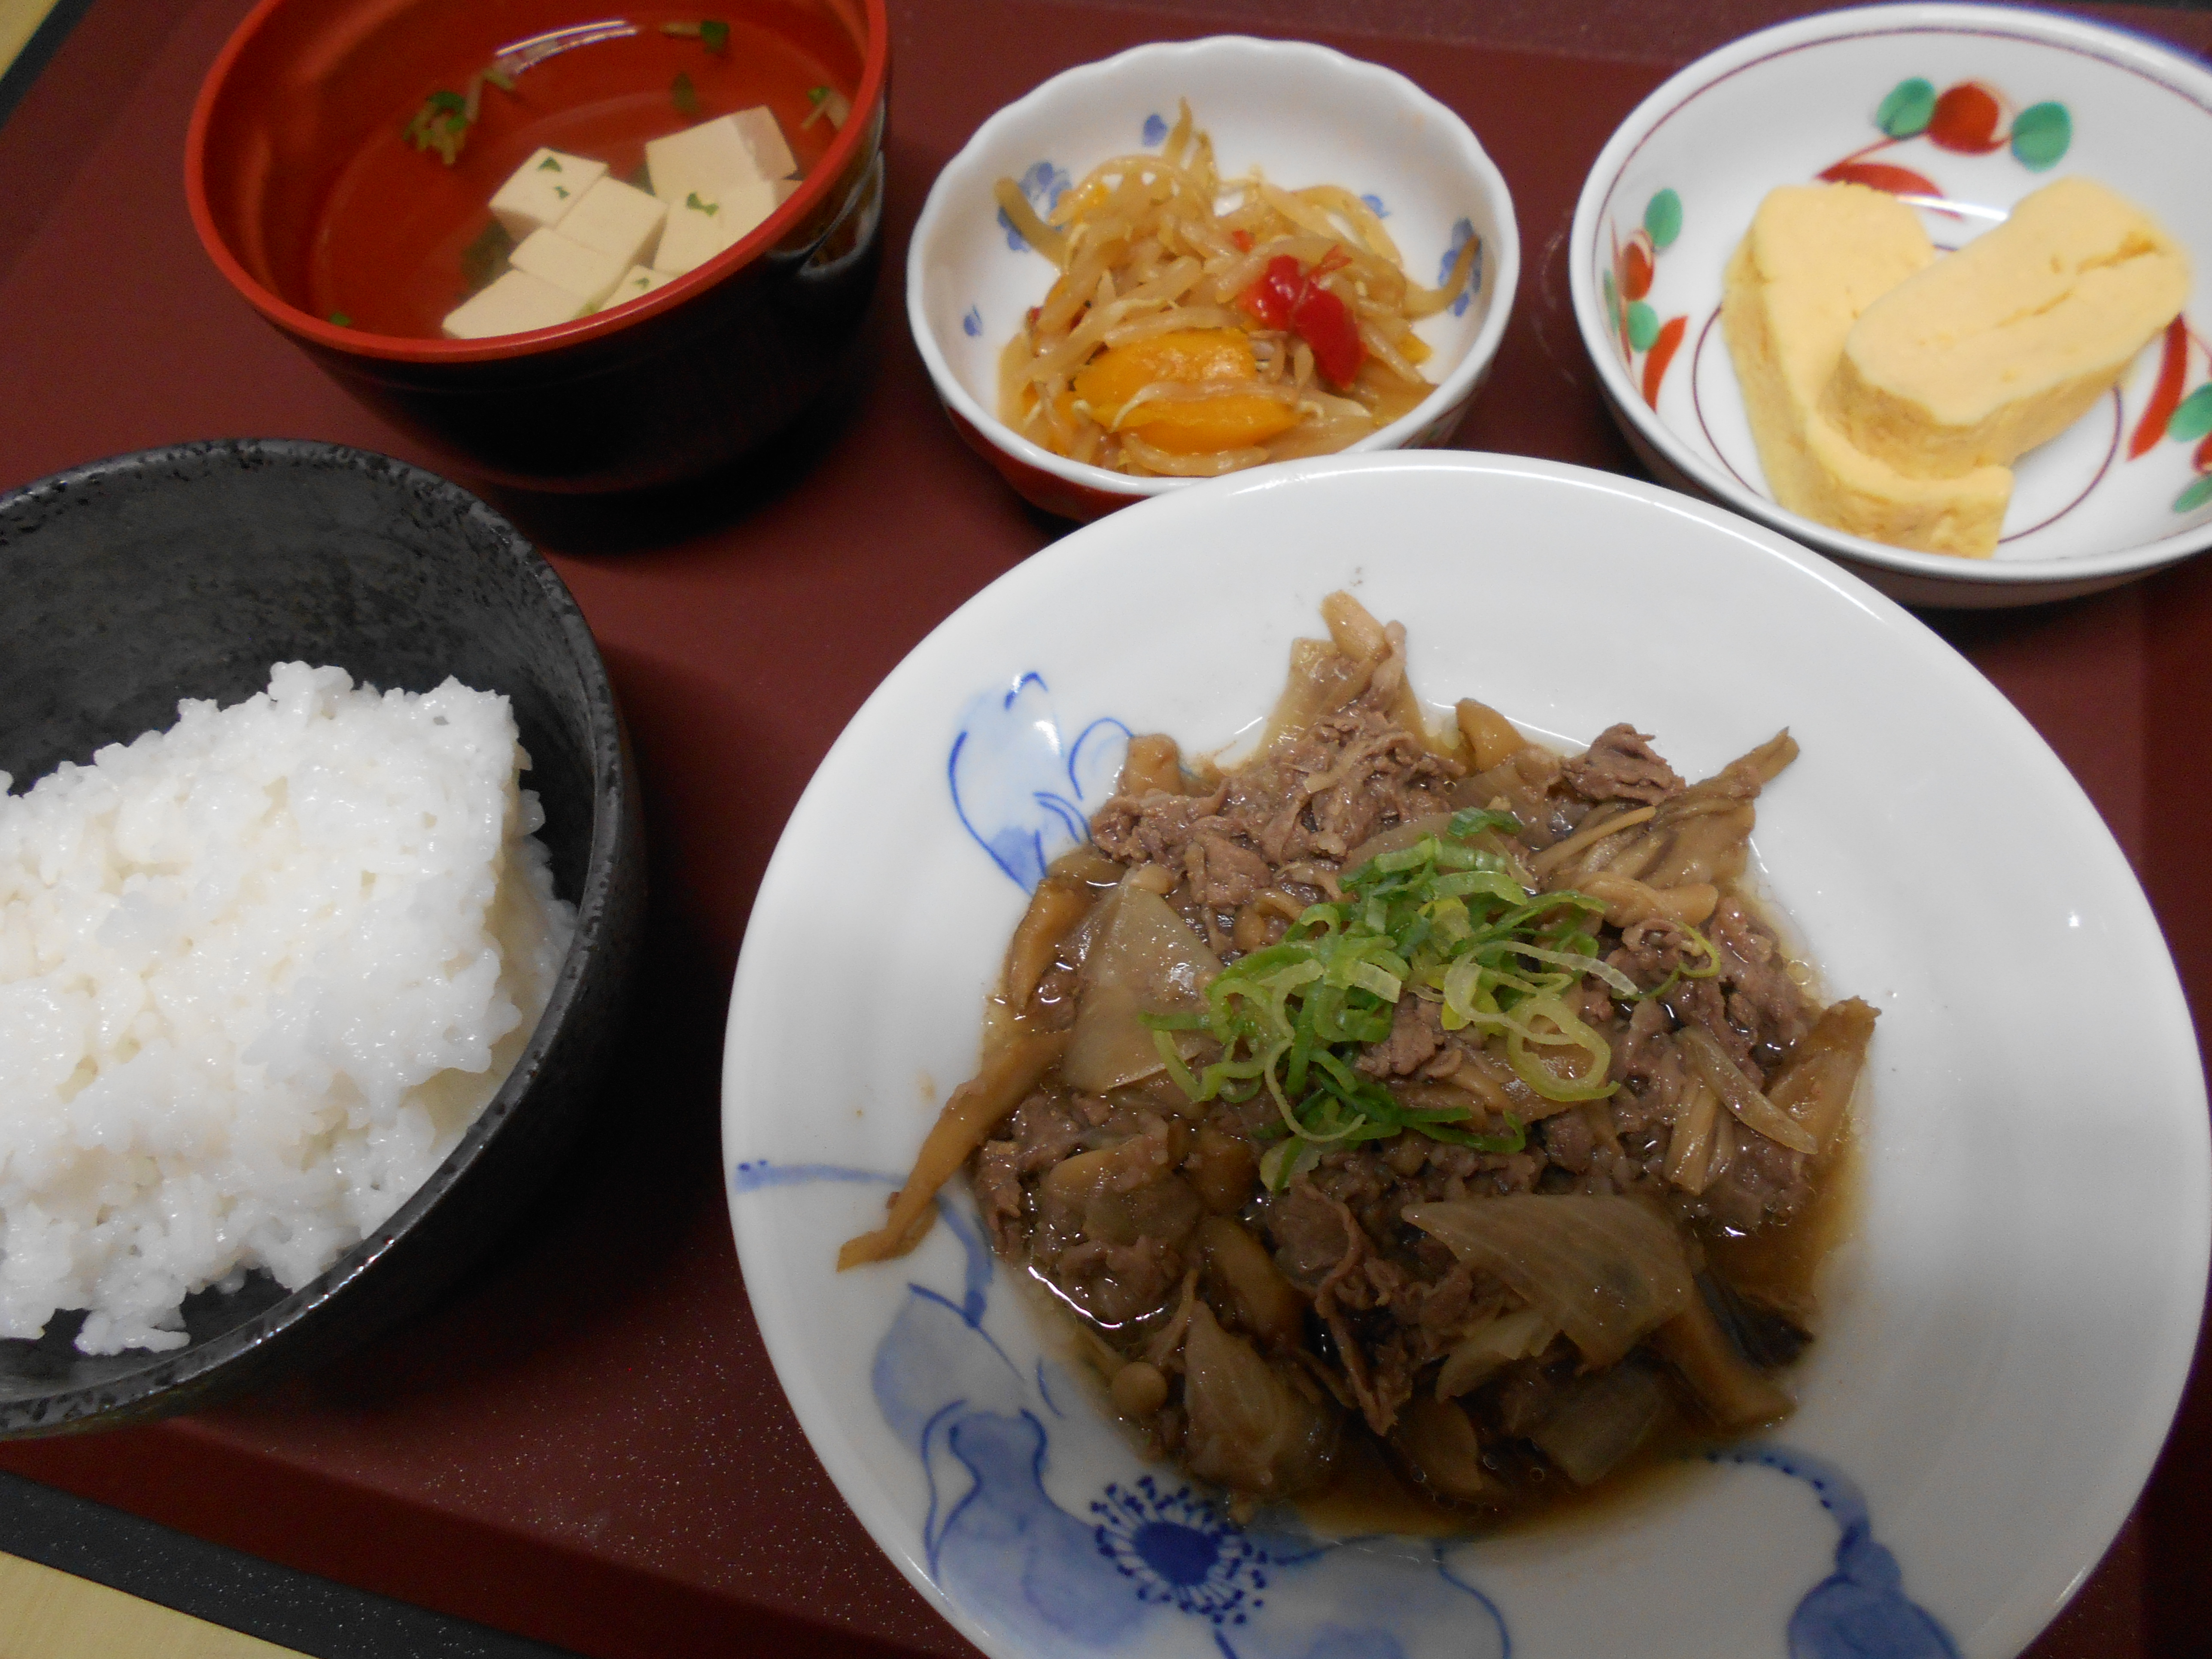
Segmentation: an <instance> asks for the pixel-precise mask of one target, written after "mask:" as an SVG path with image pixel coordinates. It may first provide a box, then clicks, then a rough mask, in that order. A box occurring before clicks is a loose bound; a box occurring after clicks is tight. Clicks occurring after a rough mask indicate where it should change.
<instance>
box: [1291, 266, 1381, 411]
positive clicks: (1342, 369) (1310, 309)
mask: <svg viewBox="0 0 2212 1659" xmlns="http://www.w3.org/2000/svg"><path fill="white" fill-rule="evenodd" d="M1291 327H1292V328H1294V329H1296V330H1297V331H1298V337H1299V338H1300V339H1302V340H1304V342H1305V343H1307V344H1308V345H1310V346H1311V347H1312V348H1313V355H1314V367H1315V368H1318V369H1320V370H1321V372H1322V379H1323V380H1328V382H1329V383H1330V384H1331V385H1333V386H1349V385H1351V384H1352V376H1353V375H1355V374H1358V373H1359V365H1360V364H1361V363H1362V362H1364V361H1365V360H1366V356H1367V347H1366V345H1365V343H1363V342H1362V341H1361V339H1360V337H1359V325H1358V324H1357V323H1355V322H1353V321H1352V312H1351V310H1350V308H1349V307H1346V305H1345V303H1344V301H1341V300H1340V299H1338V298H1337V297H1336V295H1334V294H1331V293H1330V292H1329V291H1328V289H1325V288H1321V287H1317V286H1316V285H1314V284H1311V283H1309V284H1308V285H1307V288H1306V291H1305V293H1304V295H1302V296H1301V297H1300V298H1299V301H1298V303H1297V308H1296V309H1294V310H1293V311H1292V312H1291Z"/></svg>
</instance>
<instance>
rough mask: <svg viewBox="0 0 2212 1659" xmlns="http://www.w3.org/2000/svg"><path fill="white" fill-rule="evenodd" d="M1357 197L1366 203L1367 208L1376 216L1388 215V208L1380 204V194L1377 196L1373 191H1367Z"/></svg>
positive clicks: (1384, 217) (1387, 216)
mask: <svg viewBox="0 0 2212 1659" xmlns="http://www.w3.org/2000/svg"><path fill="white" fill-rule="evenodd" d="M1359 199H1360V201H1361V202H1362V203H1364V204H1365V205H1366V208H1367V210H1368V211H1369V212H1370V213H1371V214H1373V215H1374V216H1376V218H1378V219H1387V218H1389V216H1390V210H1389V208H1386V207H1384V206H1383V198H1382V197H1380V196H1377V195H1376V193H1375V192H1374V191H1368V192H1367V194H1366V195H1364V196H1363V197H1360V198H1359Z"/></svg>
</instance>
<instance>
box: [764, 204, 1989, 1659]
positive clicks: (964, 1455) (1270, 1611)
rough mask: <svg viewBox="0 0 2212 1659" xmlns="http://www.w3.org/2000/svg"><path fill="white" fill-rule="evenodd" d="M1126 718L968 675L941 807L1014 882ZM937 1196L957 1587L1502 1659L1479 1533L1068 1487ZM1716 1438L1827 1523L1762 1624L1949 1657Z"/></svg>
mask: <svg viewBox="0 0 2212 1659" xmlns="http://www.w3.org/2000/svg"><path fill="white" fill-rule="evenodd" d="M1462 224H1464V222H1462ZM1128 736H1129V730H1128V727H1127V726H1126V725H1125V724H1124V723H1123V722H1121V720H1116V719H1115V718H1113V717H1111V716H1102V717H1099V718H1096V719H1093V720H1090V721H1089V722H1088V723H1086V724H1085V726H1082V727H1081V728H1080V730H1079V732H1078V733H1077V735H1076V736H1075V738H1073V740H1072V741H1071V740H1069V739H1067V738H1066V737H1065V736H1064V735H1063V731H1062V727H1061V725H1060V720H1059V716H1058V714H1057V711H1056V710H1055V709H1054V706H1053V702H1052V696H1051V691H1050V688H1049V687H1048V685H1047V684H1046V683H1045V680H1044V678H1043V676H1042V674H1039V673H1036V672H1034V671H1031V672H1027V673H1024V674H1022V675H1020V676H1019V677H1018V678H1016V679H1015V680H1014V681H1013V683H1012V685H1011V686H1010V687H1006V688H1004V689H998V690H991V691H987V692H985V693H983V694H982V695H981V696H977V697H976V698H975V699H974V701H973V702H970V703H969V706H968V708H966V709H965V710H964V711H963V714H962V716H961V718H960V720H959V721H958V722H957V730H956V734H955V736H954V737H953V739H952V742H951V749H950V752H949V753H948V755H947V757H946V762H945V772H946V777H947V780H948V782H949V784H950V787H951V797H952V804H953V807H954V810H955V811H956V812H957V814H958V816H959V818H960V822H961V823H962V825H963V827H964V828H965V829H966V830H967V831H968V833H969V836H972V837H973V838H974V840H975V842H976V844H977V845H978V846H979V847H981V848H982V849H983V850H984V852H985V853H987V854H988V855H989V856H990V858H991V860H992V861H993V862H994V864H995V865H996V866H998V867H999V869H1000V871H1002V872H1004V873H1005V874H1006V876H1007V877H1008V878H1010V879H1012V880H1013V881H1015V882H1016V883H1017V884H1019V885H1021V886H1022V887H1023V888H1024V890H1027V889H1030V888H1032V887H1034V886H1035V884H1036V881H1037V880H1038V879H1039V878H1041V877H1042V873H1043V871H1044V868H1045V866H1046V865H1047V864H1048V862H1049V861H1050V860H1051V858H1052V857H1053V856H1054V854H1055V853H1056V852H1057V850H1058V849H1060V848H1061V847H1062V846H1063V845H1071V846H1072V845H1073V844H1075V842H1077V841H1078V840H1079V839H1080V838H1081V837H1083V836H1085V832H1086V826H1087V818H1088V813H1089V812H1090V811H1093V810H1095V809H1096V806H1097V804H1098V803H1099V802H1101V801H1103V799H1105V798H1106V796H1107V795H1108V794H1109V793H1111V791H1112V788H1113V786H1114V783H1115V780H1116V778H1117V777H1118V775H1119V772H1120V769H1121V763H1122V760H1123V758H1124V757H1125V755H1126V753H1127V742H1128ZM898 1179H899V1177H897V1176H891V1175H887V1174H884V1173H883V1172H880V1171H878V1170H866V1169H854V1168H849V1167H846V1166H842V1165H836V1164H778V1163H775V1162H772V1161H769V1160H767V1159H761V1158H751V1159H747V1160H744V1161H743V1162H740V1163H738V1164H737V1165H736V1166H735V1167H734V1168H733V1169H732V1171H731V1176H730V1181H731V1186H732V1190H733V1191H734V1192H735V1193H737V1194H763V1193H767V1192H770V1191H774V1190H776V1189H779V1188H787V1187H794V1186H805V1185H813V1184H817V1183H831V1184H862V1185H873V1186H881V1187H884V1188H890V1187H893V1186H896V1184H897V1181H898ZM937 1210H938V1215H939V1220H940V1221H941V1222H942V1224H943V1225H944V1226H945V1229H946V1231H948V1232H949V1233H950V1234H951V1237H953V1238H954V1239H955V1240H957V1243H958V1247H959V1249H958V1267H957V1277H958V1283H957V1285H951V1284H929V1283H924V1282H921V1280H920V1279H919V1278H917V1279H915V1280H914V1281H909V1282H908V1285H907V1287H906V1295H905V1297H903V1298H902V1300H901V1301H900V1302H899V1304H898V1310H897V1312H896V1315H895V1316H893V1317H892V1319H891V1322H890V1327H889V1328H888V1329H887V1330H886V1331H885V1332H884V1334H883V1336H882V1337H881V1339H880V1340H878V1342H877V1345H876V1347H875V1350H874V1355H873V1359H872V1364H871V1365H870V1369H869V1381H870V1387H871V1391H872V1394H873V1396H874V1399H875V1401H876V1405H877V1408H878V1411H879V1412H880V1413H881V1414H882V1417H883V1420H884V1425H886V1426H887V1427H888V1428H889V1429H890V1431H891V1432H892V1433H893V1434H894V1435H895V1436H896V1437H897V1439H898V1440H899V1441H900V1443H902V1444H903V1445H904V1446H905V1447H906V1448H907V1449H908V1451H909V1452H910V1453H911V1454H912V1455H913V1456H914V1458H915V1462H916V1463H917V1465H918V1467H919V1469H920V1473H921V1479H922V1483H923V1486H924V1489H925V1493H926V1507H925V1509H924V1512H923V1514H922V1516H921V1528H920V1534H921V1535H920V1546H921V1560H922V1563H923V1565H924V1566H925V1569H926V1571H927V1574H928V1577H929V1578H930V1580H931V1581H932V1582H933V1583H935V1584H936V1585H937V1586H938V1588H939V1589H940V1590H942V1591H943V1592H944V1594H945V1595H946V1596H947V1597H948V1598H949V1599H950V1601H951V1602H952V1603H953V1605H955V1606H957V1607H960V1608H962V1609H963V1611H964V1612H966V1613H968V1614H969V1615H970V1616H971V1617H973V1618H974V1619H975V1620H978V1621H980V1622H981V1623H982V1624H984V1625H986V1626H988V1627H989V1628H990V1629H991V1630H992V1631H994V1632H996V1633H998V1634H1000V1635H1001V1636H1003V1637H1005V1638H1010V1640H1011V1641H1012V1644H1014V1645H1016V1646H1018V1648H1020V1649H1021V1650H1024V1651H1025V1652H1030V1653H1035V1654H1039V1655H1053V1656H1059V1655H1062V1654H1109V1653H1115V1654H1121V1653H1137V1654H1145V1655H1152V1654H1156V1653H1160V1652H1164V1651H1167V1650H1179V1651H1181V1652H1183V1653H1185V1654H1188V1653H1191V1652H1194V1651H1203V1650H1210V1651H1211V1652H1212V1654H1213V1655H1215V1656H1218V1659H1509V1656H1510V1654H1511V1653H1512V1651H1513V1648H1514V1644H1513V1641H1512V1638H1511V1634H1510V1630H1509V1628H1508V1623H1507V1620H1506V1617H1505V1615H1504V1612H1503V1611H1502V1610H1501V1608H1500V1607H1499V1606H1498V1603H1497V1602H1496V1601H1494V1600H1493V1599H1492V1597H1491V1596H1490V1595H1487V1594H1486V1593H1485V1592H1484V1591H1483V1590H1482V1589H1480V1588H1479V1587H1478V1585H1477V1583H1475V1582H1474V1580H1475V1577H1476V1568H1477V1565H1478V1563H1479V1561H1480V1555H1479V1548H1480V1547H1479V1546H1478V1545H1475V1544H1474V1543H1472V1542H1470V1541H1468V1540H1463V1539H1447V1540H1435V1539H1407V1538H1384V1537H1365V1538H1355V1539H1328V1538H1322V1537H1318V1536H1316V1535H1315V1534H1312V1533H1311V1532H1310V1530H1309V1529H1307V1528H1305V1527H1304V1524H1303V1523H1302V1522H1300V1521H1299V1520H1298V1518H1297V1516H1296V1515H1295V1514H1294V1513H1292V1512H1291V1511H1288V1510H1285V1509H1283V1508H1282V1507H1280V1506H1277V1507H1275V1508H1273V1509H1269V1510H1262V1511H1261V1513H1260V1514H1259V1515H1258V1516H1256V1517H1255V1519H1254V1521H1253V1522H1252V1523H1251V1524H1249V1525H1240V1524H1239V1523H1238V1522H1236V1521H1235V1520H1233V1519H1232V1518H1231V1516H1229V1514H1228V1513H1227V1511H1226V1510H1225V1509H1224V1508H1222V1507H1221V1506H1220V1504H1218V1501H1217V1500H1216V1498H1215V1497H1214V1495H1213V1494H1212V1493H1211V1492H1208V1491H1206V1489H1204V1488H1202V1487H1200V1486H1195V1485H1193V1484H1191V1483H1188V1482H1185V1481H1180V1480H1175V1479H1173V1478H1169V1479H1166V1480H1163V1479H1162V1478H1160V1476H1159V1475H1158V1474H1155V1473H1150V1472H1146V1471H1144V1470H1142V1469H1141V1468H1135V1469H1131V1470H1130V1472H1129V1473H1127V1474H1123V1475H1121V1477H1120V1478H1114V1479H1105V1480H1099V1481H1098V1482H1097V1485H1095V1486H1091V1488H1090V1489H1089V1490H1087V1491H1084V1492H1080V1493H1079V1495H1078V1496H1076V1497H1075V1498H1073V1501H1063V1499H1062V1498H1061V1497H1060V1496H1056V1495H1055V1493H1054V1486H1059V1487H1060V1488H1061V1489H1062V1491H1065V1490H1066V1486H1068V1485H1069V1484H1070V1483H1071V1482H1073V1483H1074V1484H1077V1485H1080V1484H1081V1483H1082V1482H1083V1480H1085V1477H1084V1476H1082V1475H1081V1474H1075V1475H1073V1476H1071V1475H1069V1474H1066V1470H1069V1469H1073V1470H1077V1471H1080V1470H1082V1469H1084V1468H1091V1469H1097V1468H1101V1467H1106V1468H1113V1467H1115V1466H1116V1465H1119V1466H1120V1467H1121V1468H1125V1469H1127V1468H1129V1465H1130V1464H1132V1463H1133V1462H1134V1453H1133V1451H1126V1453H1125V1452H1124V1449H1122V1448H1121V1444H1120V1442H1119V1440H1118V1437H1117V1435H1116V1432H1115V1430H1114V1429H1113V1428H1112V1427H1111V1426H1110V1425H1109V1423H1108V1421H1107V1420H1106V1415H1105V1413H1104V1412H1103V1408H1100V1407H1094V1406H1092V1405H1091V1403H1090V1402H1089V1401H1085V1400H1084V1399H1083V1397H1082V1389H1081V1385H1080V1384H1079V1383H1078V1382H1077V1380H1076V1379H1075V1378H1074V1377H1073V1376H1069V1375H1067V1374H1066V1372H1064V1371H1061V1370H1060V1369H1059V1368H1058V1366H1057V1365H1056V1364H1054V1363H1053V1362H1052V1361H1050V1360H1048V1359H1045V1358H1039V1359H1037V1360H1036V1362H1035V1363H1034V1364H1032V1365H1031V1366H1030V1368H1029V1369H1028V1370H1024V1368H1023V1367H1022V1366H1021V1365H1020V1364H1017V1363H1016V1361H1015V1360H1014V1359H1013V1358H1012V1356H1011V1355H1010V1354H1009V1353H1008V1352H1007V1349H1006V1346H1005V1345H1003V1344H1002V1343H1001V1342H1000V1340H999V1339H998V1337H996V1336H994V1334H993V1332H992V1330H991V1329H990V1328H989V1327H990V1326H991V1325H992V1324H993V1323H994V1319H993V1313H994V1304H993V1300H992V1291H993V1290H994V1285H995V1284H996V1277H995V1275H996V1263H995V1261H994V1258H993V1255H992V1253H991V1248H990V1245H989V1243H988V1242H987V1240H986V1238H985V1237H984V1236H983V1231H982V1229H981V1226H980V1225H979V1224H978V1221H977V1219H976V1218H975V1214H974V1212H973V1211H972V1210H971V1209H969V1207H968V1206H966V1205H964V1204H963V1203H962V1202H960V1201H958V1200H956V1199H955V1198H953V1197H952V1196H951V1195H946V1196H940V1197H939V1200H938V1203H937ZM933 1259H934V1260H935V1261H939V1263H943V1262H945V1260H946V1258H945V1254H944V1253H943V1252H941V1251H940V1252H939V1255H936V1256H935V1257H934V1258H933ZM940 1273H941V1269H940ZM1006 1317H1012V1318H1015V1319H1020V1318H1022V1317H1024V1314H1023V1313H1022V1310H1019V1309H1016V1310H1013V1311H1012V1314H1011V1315H1007V1314H1005V1313H1001V1314H1000V1320H999V1321H996V1322H1002V1321H1003V1320H1004V1319H1005V1318H1006ZM1002 1328H1003V1327H1002ZM1009 1340H1012V1337H1011V1334H1010V1335H1009ZM1016 1346H1020V1345H1019V1344H1018V1343H1017V1345H1016ZM1063 1401H1065V1402H1067V1403H1066V1404H1063ZM1056 1443H1057V1444H1059V1445H1060V1446H1061V1447H1062V1450H1063V1455H1062V1456H1061V1457H1060V1458H1059V1459H1058V1460H1055V1458H1054V1447H1055V1444H1056ZM1102 1448H1104V1449H1105V1455H1103V1456H1102V1455H1101V1449H1102ZM1125 1455H1126V1459H1127V1461H1126V1462H1125V1461H1124V1456H1125ZM1711 1461H1712V1462H1716V1463H1720V1464H1736V1465H1746V1466H1750V1467H1753V1468H1765V1469H1771V1470H1773V1471H1776V1472H1778V1473H1779V1474H1784V1475H1786V1476H1788V1477H1790V1479H1792V1480H1799V1481H1802V1482H1803V1483H1805V1484H1806V1485H1807V1486H1809V1487H1810V1488H1811V1489H1812V1490H1813V1492H1814V1493H1815V1494H1816V1495H1817V1496H1818V1497H1819V1498H1820V1504H1821V1506H1822V1508H1823V1509H1825V1510H1826V1511H1827V1512H1828V1513H1829V1514H1830V1515H1831V1516H1832V1517H1833V1518H1834V1520H1835V1522H1836V1524H1837V1527H1838V1532H1839V1536H1838V1541H1837V1544H1836V1548H1835V1558H1834V1571H1832V1572H1831V1573H1829V1574H1828V1575H1827V1576H1826V1577H1823V1578H1821V1579H1820V1581H1819V1582H1818V1583H1814V1585H1813V1587H1812V1588H1811V1589H1809V1590H1808V1591H1807V1592H1806V1594H1805V1595H1803V1596H1802V1598H1801V1599H1800V1600H1799V1601H1798V1602H1797V1605H1796V1609H1795V1611H1794V1612H1793V1613H1792V1614H1791V1615H1790V1619H1789V1620H1788V1622H1787V1626H1786V1628H1785V1629H1784V1630H1782V1631H1778V1632H1776V1634H1777V1636H1778V1638H1780V1641H1781V1643H1785V1644H1786V1649H1787V1652H1788V1654H1789V1656H1790V1659H1959V1650H1958V1647H1957V1644H1955V1643H1954V1641H1953V1640H1952V1638H1951V1637H1950V1635H1949V1634H1948V1632H1946V1631H1945V1630H1944V1628H1943V1626H1942V1625H1941V1624H1940V1623H1938V1622H1937V1621H1936V1619H1935V1618H1934V1617H1933V1616H1932V1615H1931V1614H1930V1613H1929V1612H1928V1611H1927V1610H1926V1609H1925V1608H1923V1607H1920V1606H1919V1605H1917V1603H1915V1602H1914V1601H1911V1599H1910V1598H1909V1597H1907V1596H1906V1595H1905V1589H1904V1583H1903V1573H1902V1571H1901V1569H1900V1568H1899V1564H1898V1561H1897V1559H1896V1557H1895V1556H1894V1555H1893V1554H1892V1553H1891V1552H1890V1551H1889V1550H1888V1549H1887V1548H1885V1547H1883V1546H1882V1545H1881V1544H1880V1543H1879V1542H1877V1541H1876V1540H1875V1535H1874V1524H1873V1519H1872V1516H1871V1513H1870V1511H1869V1506H1868V1504H1867V1500H1866V1498H1865V1496H1864V1494H1863V1492H1861V1491H1860V1490H1859V1488H1858V1486H1857V1485H1856V1483H1854V1482H1853V1481H1852V1480H1850V1478H1849V1477H1848V1476H1847V1475H1845V1474H1844V1473H1843V1472H1842V1471H1841V1470H1840V1469H1838V1468H1835V1467H1834V1466H1832V1464H1830V1463H1828V1462H1825V1461H1823V1460H1821V1459H1820V1458H1818V1457H1815V1456H1814V1455H1810V1454H1808V1453H1805V1452H1802V1451H1798V1450H1796V1449H1792V1448H1790V1447H1786V1446H1783V1445H1778V1444H1776V1443H1771V1442H1759V1443H1752V1444H1747V1445H1741V1446H1735V1447H1730V1448H1728V1449H1724V1450H1722V1451H1717V1452H1715V1453H1712V1454H1711ZM1091 1478H1093V1479H1095V1478H1096V1477H1091ZM1194 1636H1195V1637H1198V1638H1200V1644H1199V1645H1198V1646H1196V1647H1194V1644H1193V1642H1192V1638H1193V1637H1194Z"/></svg>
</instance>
